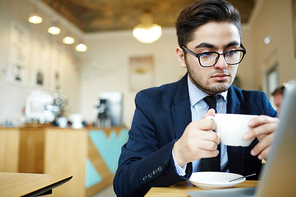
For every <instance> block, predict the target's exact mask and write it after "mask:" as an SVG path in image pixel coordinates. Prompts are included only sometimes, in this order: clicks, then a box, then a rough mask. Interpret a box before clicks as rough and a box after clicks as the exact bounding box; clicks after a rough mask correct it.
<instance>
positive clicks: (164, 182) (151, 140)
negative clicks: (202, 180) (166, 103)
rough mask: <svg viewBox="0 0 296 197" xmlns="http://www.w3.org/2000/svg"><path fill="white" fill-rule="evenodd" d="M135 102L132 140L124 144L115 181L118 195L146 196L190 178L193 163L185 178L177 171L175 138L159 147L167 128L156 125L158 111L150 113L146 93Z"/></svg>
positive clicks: (130, 133)
mask: <svg viewBox="0 0 296 197" xmlns="http://www.w3.org/2000/svg"><path fill="white" fill-rule="evenodd" d="M135 103H136V110H135V113H134V118H133V123H132V127H131V129H130V131H129V139H128V141H127V143H126V144H125V145H124V146H123V147H122V150H121V156H120V158H119V164H118V169H117V171H116V174H115V178H114V181H113V186H114V191H115V193H116V194H117V196H129V197H131V196H143V195H145V194H146V193H147V192H148V191H149V189H150V188H151V187H155V186H169V185H172V184H175V183H177V182H180V181H184V180H188V179H189V177H190V175H191V173H192V165H191V164H189V165H188V167H187V170H186V172H187V173H186V174H187V175H186V176H185V177H180V176H179V175H178V174H177V172H176V169H175V165H174V161H173V158H172V148H173V145H174V143H175V141H176V140H171V141H170V142H167V143H166V145H164V146H162V147H160V145H159V140H161V135H164V134H163V132H164V131H159V130H157V131H156V129H155V127H154V124H153V122H154V121H155V118H157V114H153V113H151V110H150V108H151V106H150V105H149V102H147V99H146V98H145V97H144V96H143V94H141V93H138V94H137V96H136V99H135ZM171 132H173V131H171ZM162 144H163V143H162Z"/></svg>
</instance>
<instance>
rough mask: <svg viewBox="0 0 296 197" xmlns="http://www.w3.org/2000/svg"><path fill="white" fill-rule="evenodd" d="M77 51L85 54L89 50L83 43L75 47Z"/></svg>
mask: <svg viewBox="0 0 296 197" xmlns="http://www.w3.org/2000/svg"><path fill="white" fill-rule="evenodd" d="M75 49H76V51H79V52H85V51H86V50H87V46H86V45H85V44H83V43H82V42H81V43H80V44H78V45H76V47H75Z"/></svg>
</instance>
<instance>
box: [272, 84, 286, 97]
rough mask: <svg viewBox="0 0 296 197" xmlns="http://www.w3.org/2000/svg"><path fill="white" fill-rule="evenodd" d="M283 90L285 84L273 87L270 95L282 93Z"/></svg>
mask: <svg viewBox="0 0 296 197" xmlns="http://www.w3.org/2000/svg"><path fill="white" fill-rule="evenodd" d="M284 91H285V86H280V87H278V88H277V89H275V90H274V91H273V92H272V93H271V95H272V96H274V95H276V94H281V95H283V94H284Z"/></svg>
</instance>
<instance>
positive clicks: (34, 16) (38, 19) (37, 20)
mask: <svg viewBox="0 0 296 197" xmlns="http://www.w3.org/2000/svg"><path fill="white" fill-rule="evenodd" d="M33 6H34V13H32V14H31V15H30V17H29V18H28V21H29V22H30V23H33V24H40V23H41V22H42V21H43V19H42V17H41V16H40V15H39V13H38V8H37V2H36V0H35V1H34V2H33Z"/></svg>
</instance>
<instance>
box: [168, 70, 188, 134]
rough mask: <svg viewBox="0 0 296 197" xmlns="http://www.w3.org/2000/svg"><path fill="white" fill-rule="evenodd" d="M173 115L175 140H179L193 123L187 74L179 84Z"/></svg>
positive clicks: (172, 110)
mask: <svg viewBox="0 0 296 197" xmlns="http://www.w3.org/2000/svg"><path fill="white" fill-rule="evenodd" d="M171 113H172V117H173V122H174V128H175V138H176V139H179V138H180V137H181V136H182V134H183V132H184V130H185V128H186V127H187V125H188V124H189V123H190V122H191V110H190V101H189V95H188V86H187V74H186V75H185V76H184V77H183V78H182V79H181V80H180V81H179V82H177V86H176V96H175V98H174V105H173V106H172V107H171Z"/></svg>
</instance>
